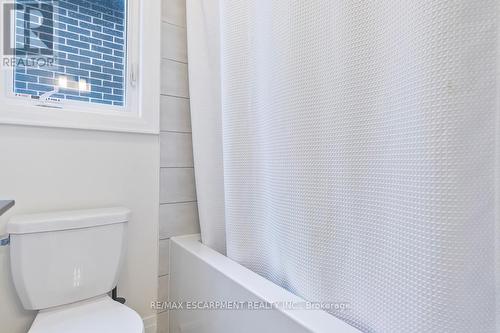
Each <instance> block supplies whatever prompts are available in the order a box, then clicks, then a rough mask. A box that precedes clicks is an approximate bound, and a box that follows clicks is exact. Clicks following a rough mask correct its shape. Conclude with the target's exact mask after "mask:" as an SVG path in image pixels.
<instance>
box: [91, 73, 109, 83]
mask: <svg viewBox="0 0 500 333" xmlns="http://www.w3.org/2000/svg"><path fill="white" fill-rule="evenodd" d="M90 77H91V78H94V79H102V80H108V81H109V80H111V75H108V74H102V73H98V72H90Z"/></svg>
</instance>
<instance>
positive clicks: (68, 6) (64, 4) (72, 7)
mask: <svg viewBox="0 0 500 333" xmlns="http://www.w3.org/2000/svg"><path fill="white" fill-rule="evenodd" d="M58 4H59V7H62V8H65V9H69V10H74V11H77V10H78V6H77V5H74V4H70V3H69V2H68V1H63V0H59V1H58Z"/></svg>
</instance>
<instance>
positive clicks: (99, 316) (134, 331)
mask: <svg viewBox="0 0 500 333" xmlns="http://www.w3.org/2000/svg"><path fill="white" fill-rule="evenodd" d="M89 332H92V333H143V332H144V325H143V322H142V319H141V317H140V316H139V315H138V314H137V313H136V312H135V311H134V310H132V309H130V308H128V307H127V306H125V305H123V304H120V303H118V302H115V301H113V300H112V299H111V298H110V297H109V296H107V295H105V296H99V297H96V298H92V299H90V300H86V301H82V302H78V303H74V304H69V305H65V306H60V307H57V308H53V309H47V310H42V311H40V312H39V313H38V315H37V316H36V318H35V321H34V322H33V325H31V328H30V330H29V331H28V333H89Z"/></svg>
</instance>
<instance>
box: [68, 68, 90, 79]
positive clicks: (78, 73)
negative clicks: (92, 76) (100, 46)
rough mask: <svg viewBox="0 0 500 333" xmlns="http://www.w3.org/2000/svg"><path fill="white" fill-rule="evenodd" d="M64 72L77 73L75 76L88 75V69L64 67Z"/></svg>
mask: <svg viewBox="0 0 500 333" xmlns="http://www.w3.org/2000/svg"><path fill="white" fill-rule="evenodd" d="M66 73H68V74H71V75H77V76H83V77H85V78H86V77H88V76H89V71H85V70H82V69H76V68H70V67H68V68H66Z"/></svg>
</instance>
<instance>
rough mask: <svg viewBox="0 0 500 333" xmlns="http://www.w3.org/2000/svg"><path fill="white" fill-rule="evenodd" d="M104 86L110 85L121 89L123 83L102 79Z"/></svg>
mask: <svg viewBox="0 0 500 333" xmlns="http://www.w3.org/2000/svg"><path fill="white" fill-rule="evenodd" d="M102 85H103V86H104V87H111V88H117V89H123V84H122V83H118V82H111V81H104V82H103V83H102Z"/></svg>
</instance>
